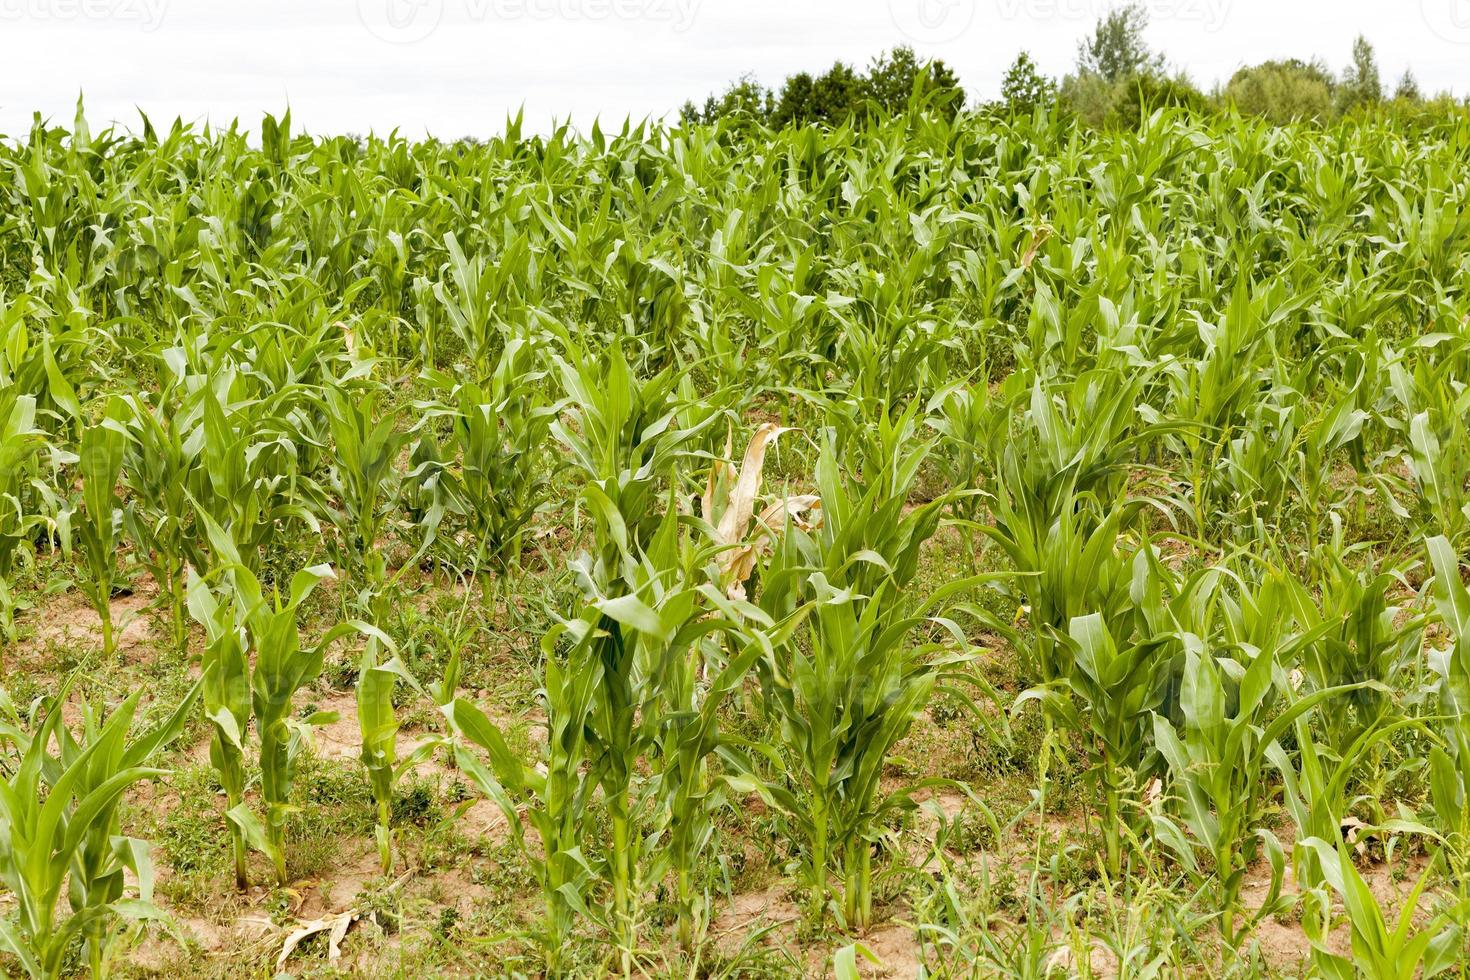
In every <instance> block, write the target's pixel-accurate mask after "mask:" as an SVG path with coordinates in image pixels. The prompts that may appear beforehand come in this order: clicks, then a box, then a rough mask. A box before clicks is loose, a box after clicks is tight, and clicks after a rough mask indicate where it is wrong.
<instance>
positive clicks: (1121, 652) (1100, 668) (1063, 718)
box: [1012, 613, 1173, 878]
mask: <svg viewBox="0 0 1470 980" xmlns="http://www.w3.org/2000/svg"><path fill="white" fill-rule="evenodd" d="M1058 639H1059V640H1060V641H1061V643H1062V644H1063V645H1064V647H1065V649H1066V650H1067V651H1068V652H1069V654H1070V656H1071V658H1072V660H1073V662H1074V663H1075V665H1076V666H1075V668H1074V669H1073V670H1072V671H1071V672H1069V673H1068V675H1067V677H1066V680H1065V681H1064V682H1061V683H1060V684H1054V685H1053V686H1051V687H1046V688H1031V689H1029V690H1027V691H1024V692H1022V694H1021V695H1020V696H1019V697H1017V698H1016V701H1015V704H1014V706H1013V707H1012V711H1016V710H1017V709H1019V708H1021V707H1022V706H1024V705H1025V703H1026V702H1027V701H1030V700H1037V701H1040V702H1042V703H1043V704H1044V705H1045V706H1046V708H1047V710H1048V712H1049V714H1050V717H1051V718H1052V719H1053V720H1054V721H1056V722H1058V723H1060V724H1061V725H1063V726H1064V727H1065V728H1066V729H1067V730H1069V731H1073V732H1077V733H1080V734H1082V735H1083V736H1084V744H1085V745H1087V746H1089V748H1088V750H1087V755H1088V757H1089V766H1088V769H1089V772H1090V773H1092V774H1093V775H1094V776H1095V777H1096V782H1097V785H1098V788H1099V789H1100V790H1101V796H1102V801H1103V811H1102V814H1101V829H1102V834H1103V841H1104V843H1105V846H1106V867H1107V870H1108V873H1109V874H1110V875H1112V876H1114V877H1115V878H1116V877H1118V876H1119V875H1121V874H1122V871H1123V845H1124V843H1125V841H1126V839H1127V836H1128V835H1129V834H1130V826H1129V824H1130V822H1129V820H1128V817H1127V815H1126V814H1125V813H1124V811H1123V803H1124V801H1125V800H1128V799H1132V798H1134V797H1135V796H1136V794H1137V790H1138V788H1139V786H1140V782H1139V780H1140V777H1141V776H1142V775H1146V772H1145V768H1144V767H1145V757H1146V755H1147V744H1148V741H1149V735H1150V734H1151V731H1150V730H1151V727H1152V725H1151V719H1152V717H1153V713H1154V712H1155V711H1156V710H1158V709H1159V708H1160V707H1161V706H1162V705H1163V701H1164V697H1165V695H1166V693H1167V689H1168V684H1169V681H1170V679H1171V668H1172V666H1173V664H1172V657H1171V656H1170V653H1171V650H1170V643H1169V638H1168V637H1144V638H1140V639H1135V638H1133V637H1131V636H1130V637H1126V638H1125V639H1124V641H1123V642H1122V643H1120V642H1119V641H1118V640H1117V639H1116V638H1115V637H1114V636H1113V634H1112V632H1111V631H1110V630H1109V628H1108V625H1107V623H1106V622H1104V620H1103V618H1102V617H1101V616H1100V615H1098V614H1097V613H1093V614H1092V615H1089V616H1079V617H1077V618H1075V619H1073V620H1072V622H1071V625H1070V626H1069V628H1068V632H1067V634H1066V635H1065V636H1062V637H1059V638H1058Z"/></svg>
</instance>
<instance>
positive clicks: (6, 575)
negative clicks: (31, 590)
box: [0, 390, 45, 643]
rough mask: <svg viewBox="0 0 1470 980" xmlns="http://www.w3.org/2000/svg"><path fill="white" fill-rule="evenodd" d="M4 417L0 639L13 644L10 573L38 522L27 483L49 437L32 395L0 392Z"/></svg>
mask: <svg viewBox="0 0 1470 980" xmlns="http://www.w3.org/2000/svg"><path fill="white" fill-rule="evenodd" d="M0 419H3V421H0V639H3V640H4V641H5V642H7V643H9V642H12V641H13V640H14V639H15V608H16V599H15V597H14V596H13V595H12V594H11V591H10V576H11V574H12V573H13V571H14V569H15V564H16V558H17V557H24V556H23V551H24V549H25V548H27V547H28V545H29V542H30V532H31V528H32V527H33V525H34V523H35V515H33V514H31V513H28V507H27V502H28V499H29V494H28V493H27V492H26V486H25V484H26V480H27V477H28V476H29V475H30V472H31V464H32V462H33V460H34V459H35V457H36V454H37V452H38V451H39V449H40V446H41V444H42V442H43V441H44V439H45V436H44V435H43V433H42V432H41V431H40V430H39V429H37V428H36V425H35V423H36V400H35V398H33V397H31V396H29V395H21V394H19V393H17V392H15V391H14V390H11V391H8V392H6V393H4V394H0Z"/></svg>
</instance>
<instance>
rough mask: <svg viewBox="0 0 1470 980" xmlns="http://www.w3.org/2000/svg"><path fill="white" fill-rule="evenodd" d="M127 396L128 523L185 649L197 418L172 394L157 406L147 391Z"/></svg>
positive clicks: (140, 557)
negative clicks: (192, 437) (189, 489)
mask: <svg viewBox="0 0 1470 980" xmlns="http://www.w3.org/2000/svg"><path fill="white" fill-rule="evenodd" d="M123 401H124V403H125V404H126V405H127V407H128V418H127V422H126V425H127V430H128V443H127V449H126V453H125V456H124V459H123V474H124V476H123V478H124V482H125V483H126V484H127V487H128V490H129V491H130V495H131V499H130V500H129V501H128V504H127V508H126V509H125V510H124V512H123V523H124V526H125V527H126V528H127V531H128V536H129V537H130V538H131V539H132V542H133V544H134V546H135V549H136V550H135V555H136V557H137V559H138V561H139V562H140V563H141V564H142V565H143V566H144V567H145V568H147V569H148V571H149V572H150V573H151V574H152V575H153V578H154V581H156V582H157V583H158V586H159V590H160V591H161V593H162V594H163V596H164V597H165V598H166V600H167V602H168V603H169V611H170V618H171V621H172V624H173V631H174V636H173V639H174V645H175V647H176V648H177V649H178V650H180V651H183V650H184V649H185V647H186V646H187V643H188V632H187V631H188V625H189V621H188V620H189V615H188V609H187V607H186V598H187V597H186V591H187V581H186V576H185V566H186V565H187V562H188V558H189V555H190V549H191V547H192V540H191V539H192V527H191V525H192V522H191V520H190V515H191V513H192V511H193V507H192V504H191V503H190V501H189V496H188V486H189V480H190V478H191V474H192V472H193V471H194V470H195V468H196V467H198V465H199V446H198V442H197V440H195V439H191V438H190V436H191V433H192V431H193V425H194V424H195V423H196V422H197V419H191V413H190V411H188V410H186V408H185V405H184V404H183V402H184V401H185V399H183V398H171V397H169V394H168V393H165V394H161V395H160V396H159V398H158V400H157V402H156V403H155V404H152V405H150V404H149V402H148V401H147V400H146V399H145V398H144V397H143V396H141V395H128V396H125V397H124V398H123ZM188 401H190V402H195V401H197V399H188ZM195 414H197V412H196V413H195Z"/></svg>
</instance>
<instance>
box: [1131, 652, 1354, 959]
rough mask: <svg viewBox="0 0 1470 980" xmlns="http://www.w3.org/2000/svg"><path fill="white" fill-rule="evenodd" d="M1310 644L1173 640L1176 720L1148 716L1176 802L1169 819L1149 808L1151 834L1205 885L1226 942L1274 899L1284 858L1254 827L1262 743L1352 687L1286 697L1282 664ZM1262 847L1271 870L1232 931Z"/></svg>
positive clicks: (1263, 783) (1266, 792)
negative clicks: (1177, 651)
mask: <svg viewBox="0 0 1470 980" xmlns="http://www.w3.org/2000/svg"><path fill="white" fill-rule="evenodd" d="M1315 638H1316V637H1314V636H1313V635H1312V634H1310V633H1309V634H1302V635H1299V636H1295V637H1287V636H1285V635H1279V636H1277V637H1275V639H1274V642H1268V643H1267V644H1265V645H1259V644H1256V643H1246V642H1240V641H1234V642H1226V643H1225V644H1224V645H1223V646H1216V645H1215V644H1217V643H1220V642H1221V641H1220V640H1219V639H1210V638H1206V637H1201V636H1199V635H1198V634H1195V633H1186V634H1184V635H1183V636H1182V637H1181V639H1182V641H1183V644H1184V651H1185V662H1184V675H1183V684H1182V688H1181V692H1180V709H1181V712H1182V715H1183V720H1184V723H1183V725H1182V726H1176V725H1175V724H1173V723H1172V722H1171V721H1170V720H1169V719H1168V718H1166V717H1164V716H1163V715H1161V714H1155V715H1154V743H1155V745H1156V746H1157V747H1158V750H1159V752H1160V754H1161V755H1162V756H1163V757H1164V760H1165V761H1166V763H1167V764H1168V768H1169V777H1170V785H1171V786H1172V788H1173V791H1174V793H1176V794H1177V796H1178V799H1179V808H1178V821H1179V822H1176V821H1175V819H1174V817H1173V816H1170V815H1169V814H1167V813H1165V812H1163V810H1162V809H1161V808H1159V809H1156V811H1155V813H1154V816H1153V824H1154V833H1155V836H1156V838H1157V839H1158V840H1159V842H1160V843H1162V844H1163V845H1164V846H1166V847H1168V848H1169V849H1170V850H1171V851H1172V852H1173V853H1174V854H1175V855H1176V856H1177V857H1178V859H1179V860H1180V862H1181V863H1182V864H1183V866H1184V867H1185V869H1186V870H1187V871H1189V872H1190V873H1191V874H1192V875H1194V876H1197V877H1200V878H1201V879H1202V880H1211V878H1212V879H1213V881H1214V882H1215V885H1216V887H1217V888H1218V894H1219V903H1220V930H1221V932H1222V934H1223V935H1224V936H1225V937H1226V939H1227V941H1235V940H1237V939H1239V938H1240V937H1241V936H1242V935H1244V934H1245V933H1246V932H1248V931H1249V930H1250V929H1251V928H1253V927H1254V925H1255V923H1256V922H1258V921H1259V920H1260V919H1261V918H1262V917H1263V916H1266V915H1270V914H1272V913H1273V912H1275V911H1276V910H1277V908H1278V906H1279V905H1280V903H1281V902H1282V898H1281V885H1282V881H1283V877H1284V872H1285V852H1284V851H1283V850H1282V847H1281V844H1280V842H1279V841H1278V840H1277V839H1276V837H1275V835H1274V834H1272V833H1271V832H1270V830H1268V829H1266V828H1265V827H1264V826H1263V820H1264V817H1265V808H1266V804H1267V802H1268V798H1269V796H1270V794H1271V789H1270V784H1269V783H1268V781H1267V780H1266V779H1265V774H1266V771H1267V762H1268V752H1269V751H1270V749H1271V746H1272V744H1273V743H1275V742H1276V741H1277V740H1278V739H1279V738H1280V737H1281V735H1282V734H1283V733H1285V732H1286V731H1288V730H1289V729H1290V728H1291V726H1292V724H1293V722H1294V721H1295V720H1296V719H1297V718H1299V717H1301V716H1303V715H1305V714H1307V713H1308V712H1311V711H1314V710H1315V709H1316V708H1317V707H1318V706H1320V705H1321V704H1322V703H1323V702H1326V701H1328V700H1329V699H1332V698H1336V697H1339V696H1341V695H1342V694H1344V693H1346V692H1347V691H1350V690H1353V689H1354V688H1355V687H1357V685H1348V686H1346V687H1333V688H1326V689H1324V690H1319V691H1314V692H1312V693H1310V694H1307V695H1305V696H1303V697H1300V698H1297V699H1296V700H1289V697H1288V695H1289V692H1290V685H1289V682H1288V680H1287V677H1286V674H1285V669H1284V665H1285V664H1289V663H1291V662H1292V660H1293V658H1294V656H1295V654H1296V652H1297V651H1298V650H1299V649H1300V647H1302V646H1303V645H1305V644H1306V643H1308V642H1310V641H1312V640H1313V639H1315ZM1181 729H1182V730H1181ZM1180 823H1182V824H1183V827H1181V826H1180ZM1185 830H1187V831H1188V836H1186V834H1185ZM1196 848H1202V849H1203V850H1204V851H1205V853H1206V854H1208V855H1209V857H1210V859H1211V865H1212V867H1211V866H1202V865H1200V864H1199V862H1198V861H1197V859H1196V854H1195V852H1196ZM1262 848H1264V852H1265V856H1266V858H1267V860H1268V862H1269V866H1270V869H1271V885H1270V888H1269V891H1268V894H1267V898H1266V900H1265V902H1263V904H1262V905H1261V907H1260V908H1259V909H1257V910H1256V911H1255V912H1254V913H1252V914H1251V915H1249V916H1247V917H1246V918H1245V919H1244V921H1243V922H1240V923H1239V925H1238V926H1237V920H1238V918H1239V916H1240V912H1241V910H1240V908H1239V896H1240V888H1241V884H1242V883H1243V881H1244V880H1245V875H1246V871H1247V869H1248V868H1249V867H1250V866H1251V864H1252V863H1253V862H1254V861H1255V859H1256V857H1257V856H1258V855H1259V854H1260V853H1261V850H1262Z"/></svg>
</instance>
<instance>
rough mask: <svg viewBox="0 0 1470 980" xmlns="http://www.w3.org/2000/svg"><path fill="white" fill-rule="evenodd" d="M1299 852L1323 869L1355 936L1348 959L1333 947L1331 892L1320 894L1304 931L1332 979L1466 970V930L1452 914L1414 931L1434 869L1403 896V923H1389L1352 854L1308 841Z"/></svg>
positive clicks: (1409, 977)
mask: <svg viewBox="0 0 1470 980" xmlns="http://www.w3.org/2000/svg"><path fill="white" fill-rule="evenodd" d="M1297 846H1298V847H1300V848H1302V849H1304V850H1309V851H1311V852H1312V853H1313V855H1314V857H1315V858H1316V864H1317V866H1318V867H1320V868H1321V869H1322V877H1323V879H1324V880H1325V882H1326V885H1327V887H1329V888H1330V889H1331V891H1332V893H1335V894H1336V895H1337V897H1338V898H1339V899H1341V901H1342V904H1343V909H1344V912H1345V918H1346V919H1347V923H1348V926H1349V928H1350V930H1351V932H1352V955H1351V956H1350V957H1349V956H1343V955H1342V954H1340V953H1338V952H1336V951H1335V950H1334V949H1333V948H1332V945H1331V944H1330V943H1329V937H1330V935H1331V931H1332V929H1331V926H1332V919H1333V916H1332V903H1331V901H1330V896H1329V894H1328V893H1327V888H1318V889H1315V890H1314V892H1313V893H1311V895H1310V901H1309V902H1308V909H1307V910H1306V914H1305V915H1304V916H1303V918H1302V928H1303V931H1304V932H1306V934H1307V938H1308V939H1309V940H1310V941H1311V943H1312V965H1313V967H1315V968H1316V969H1317V970H1318V971H1319V972H1320V975H1321V976H1323V977H1327V978H1330V980H1355V978H1363V980H1414V978H1415V977H1422V978H1424V980H1428V978H1429V977H1436V976H1439V975H1440V974H1441V973H1444V972H1446V971H1447V970H1451V969H1455V968H1457V967H1460V966H1463V964H1462V963H1461V961H1460V939H1461V935H1462V932H1463V929H1462V926H1461V925H1460V924H1459V923H1458V922H1457V921H1456V919H1455V916H1454V915H1453V914H1452V913H1440V914H1437V915H1434V916H1431V917H1430V919H1429V921H1428V922H1426V923H1425V924H1424V925H1423V926H1422V927H1420V928H1417V929H1416V928H1415V925H1414V920H1415V917H1416V915H1417V913H1418V911H1419V898H1420V896H1421V895H1422V894H1423V893H1424V888H1425V886H1426V885H1427V884H1428V883H1429V879H1430V877H1431V876H1432V875H1433V874H1434V872H1435V869H1434V868H1433V867H1432V866H1431V867H1429V868H1426V869H1425V870H1424V873H1423V874H1421V875H1420V876H1419V878H1418V880H1417V881H1416V882H1415V883H1414V887H1413V888H1411V889H1410V890H1409V893H1408V894H1407V895H1406V896H1404V899H1403V905H1402V907H1401V908H1400V910H1399V915H1398V921H1397V922H1394V923H1390V922H1389V921H1388V918H1387V917H1386V916H1385V915H1384V910H1383V908H1382V907H1380V905H1379V903H1378V899H1377V898H1376V897H1375V896H1374V894H1373V890H1372V889H1371V888H1369V887H1368V883H1367V882H1366V881H1364V880H1363V876H1362V875H1361V874H1359V873H1358V869H1357V867H1355V866H1354V864H1353V858H1352V849H1351V848H1349V847H1345V846H1344V845H1343V844H1341V843H1337V844H1335V845H1334V844H1329V843H1328V842H1327V841H1325V840H1323V839H1322V838H1320V837H1308V838H1307V839H1306V840H1303V841H1301V842H1300V843H1299V844H1298V845H1297Z"/></svg>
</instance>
